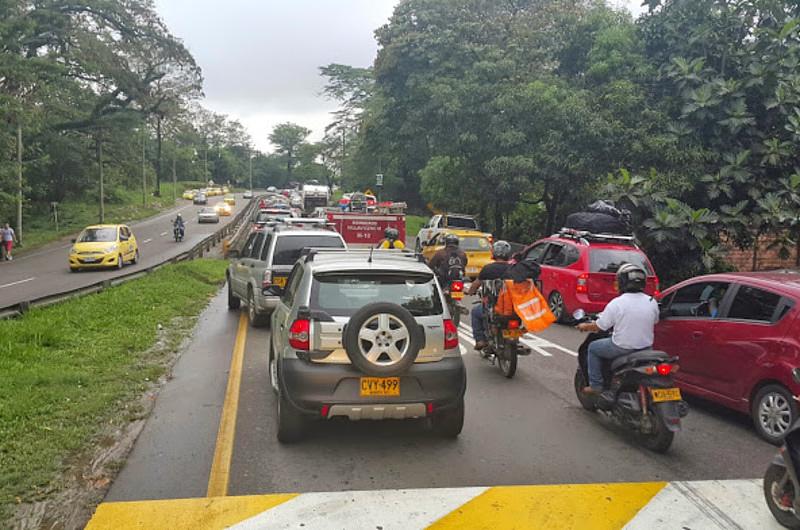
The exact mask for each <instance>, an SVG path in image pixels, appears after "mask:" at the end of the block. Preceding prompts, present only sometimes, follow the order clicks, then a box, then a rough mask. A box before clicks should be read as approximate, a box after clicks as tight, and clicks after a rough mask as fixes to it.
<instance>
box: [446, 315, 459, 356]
mask: <svg viewBox="0 0 800 530" xmlns="http://www.w3.org/2000/svg"><path fill="white" fill-rule="evenodd" d="M453 348H458V329H457V328H456V325H455V324H453V321H452V320H450V319H449V318H448V319H445V321H444V349H445V350H452V349H453Z"/></svg>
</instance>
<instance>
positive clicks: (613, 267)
mask: <svg viewBox="0 0 800 530" xmlns="http://www.w3.org/2000/svg"><path fill="white" fill-rule="evenodd" d="M623 263H633V264H634V265H637V266H639V267H641V268H643V269H644V270H645V271H647V275H648V276H652V275H653V269H652V267H650V264H649V263H648V262H647V258H646V257H645V255H644V254H643V253H642V252H640V251H638V250H615V249H608V248H595V249H592V250H591V252H590V253H589V267H590V268H589V270H590V272H610V273H616V272H617V270H618V269H619V268H620V267H621V266H622V264H623Z"/></svg>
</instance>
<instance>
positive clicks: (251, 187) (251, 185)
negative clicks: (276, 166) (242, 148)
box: [247, 149, 253, 191]
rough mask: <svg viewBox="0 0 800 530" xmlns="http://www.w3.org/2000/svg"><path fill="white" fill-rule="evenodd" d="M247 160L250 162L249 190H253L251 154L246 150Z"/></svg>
mask: <svg viewBox="0 0 800 530" xmlns="http://www.w3.org/2000/svg"><path fill="white" fill-rule="evenodd" d="M247 158H248V159H249V160H250V190H251V191H252V189H253V153H251V152H250V150H249V149H248V156H247Z"/></svg>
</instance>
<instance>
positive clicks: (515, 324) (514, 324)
mask: <svg viewBox="0 0 800 530" xmlns="http://www.w3.org/2000/svg"><path fill="white" fill-rule="evenodd" d="M508 329H519V320H509V321H508Z"/></svg>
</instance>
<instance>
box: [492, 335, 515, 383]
mask: <svg viewBox="0 0 800 530" xmlns="http://www.w3.org/2000/svg"><path fill="white" fill-rule="evenodd" d="M504 349H505V351H504V352H503V353H502V354H498V355H497V365H498V366H499V367H500V371H501V372H503V375H504V376H506V377H507V378H508V379H511V378H512V377H514V374H516V373H517V348H516V344H514V343H512V342H506V344H505V346H504Z"/></svg>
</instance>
